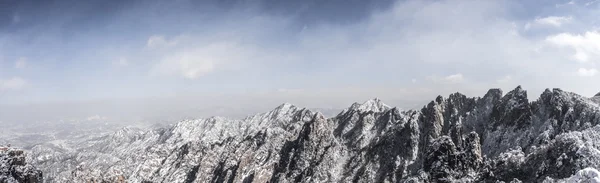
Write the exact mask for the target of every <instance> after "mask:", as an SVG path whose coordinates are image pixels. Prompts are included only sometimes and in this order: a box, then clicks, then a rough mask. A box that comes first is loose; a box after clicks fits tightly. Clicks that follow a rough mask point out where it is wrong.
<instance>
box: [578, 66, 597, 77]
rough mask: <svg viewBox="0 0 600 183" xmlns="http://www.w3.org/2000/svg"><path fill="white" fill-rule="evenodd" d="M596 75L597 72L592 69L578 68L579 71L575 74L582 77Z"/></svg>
mask: <svg viewBox="0 0 600 183" xmlns="http://www.w3.org/2000/svg"><path fill="white" fill-rule="evenodd" d="M596 73H598V70H596V69H594V68H592V69H586V68H579V70H578V71H577V74H579V76H584V77H591V76H595V75H596Z"/></svg>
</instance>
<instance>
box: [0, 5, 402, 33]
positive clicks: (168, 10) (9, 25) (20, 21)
mask: <svg viewBox="0 0 600 183" xmlns="http://www.w3.org/2000/svg"><path fill="white" fill-rule="evenodd" d="M392 4H393V1H392V0H306V1H289V0H205V1H137V0H130V1H112V0H109V1H105V0H90V1H78V0H48V1H37V0H2V1H0V31H3V32H14V31H21V30H23V29H25V28H29V27H33V26H47V25H48V24H51V25H54V26H56V27H57V28H59V29H61V30H63V31H66V33H70V32H71V31H79V30H84V31H85V30H86V29H93V28H95V27H99V26H105V25H106V24H107V23H110V22H111V21H113V20H114V19H119V18H123V17H120V16H119V15H122V14H124V13H127V11H136V10H137V11H139V10H144V9H145V10H147V11H143V12H142V11H140V12H141V13H139V17H135V18H134V19H145V18H152V16H158V17H157V18H160V17H161V16H163V18H164V17H174V18H177V17H178V16H186V15H190V14H192V15H203V16H207V17H210V18H212V19H218V18H219V17H220V16H222V15H224V14H230V13H238V12H239V10H242V11H254V13H264V14H266V15H269V16H284V17H290V18H292V20H294V21H295V23H296V25H298V26H310V25H312V24H319V23H330V24H349V23H353V22H356V21H360V20H362V19H364V18H365V17H368V16H369V14H370V13H371V12H372V11H376V10H383V9H386V8H388V7H390V6H391V5H392ZM169 21H172V20H169Z"/></svg>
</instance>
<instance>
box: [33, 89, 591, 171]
mask: <svg viewBox="0 0 600 183" xmlns="http://www.w3.org/2000/svg"><path fill="white" fill-rule="evenodd" d="M598 97H600V95H597V96H596V97H592V98H587V97H583V96H580V95H577V94H574V93H571V92H566V91H562V90H560V89H553V90H546V91H544V92H543V93H542V94H541V95H540V97H539V98H538V99H537V100H535V101H529V100H528V97H527V92H526V91H525V90H523V89H522V88H521V87H517V88H515V89H514V90H512V91H510V92H508V93H507V94H505V95H503V92H502V91H501V90H499V89H491V90H489V91H488V92H487V93H486V94H485V95H484V96H483V97H467V96H465V95H463V94H460V93H454V94H451V95H450V96H449V97H447V98H444V97H441V96H439V97H437V98H436V99H435V100H434V101H431V102H430V103H429V104H427V105H426V106H424V107H423V108H422V109H421V110H408V111H403V110H399V109H398V108H393V107H390V106H387V105H386V104H384V103H383V102H382V101H381V100H379V99H372V100H369V101H366V102H364V103H362V104H359V103H355V104H353V105H352V106H350V107H349V108H347V109H345V110H343V111H342V112H340V113H339V114H338V115H336V116H335V117H332V118H326V117H324V116H323V115H322V114H321V113H320V112H318V111H312V110H309V109H306V108H300V107H296V106H293V105H291V104H283V105H281V106H278V107H277V108H275V109H274V110H272V111H270V112H267V113H262V114H257V115H254V116H249V117H246V118H244V119H239V120H234V119H227V118H222V117H212V118H208V119H197V120H186V121H181V122H179V123H177V124H175V125H173V126H170V127H166V128H156V129H153V130H141V129H136V128H124V129H121V130H119V131H117V132H114V133H112V134H110V135H106V136H102V137H98V138H90V139H87V140H85V141H80V142H78V143H77V144H75V145H71V146H70V147H72V148H68V149H66V148H63V147H61V146H60V145H57V144H60V143H44V144H39V145H37V146H35V147H33V148H32V149H31V153H30V155H31V156H30V157H31V161H33V164H35V165H36V166H37V167H39V168H40V169H41V170H42V171H43V172H44V176H45V180H46V181H48V182H88V181H89V182H102V181H106V182H123V181H127V182H495V181H505V182H521V181H522V182H580V181H594V180H600V177H599V176H600V173H599V172H598V171H597V170H596V169H600V150H599V149H600V143H599V142H600V126H598V124H600V107H599V102H598V99H599V98H598Z"/></svg>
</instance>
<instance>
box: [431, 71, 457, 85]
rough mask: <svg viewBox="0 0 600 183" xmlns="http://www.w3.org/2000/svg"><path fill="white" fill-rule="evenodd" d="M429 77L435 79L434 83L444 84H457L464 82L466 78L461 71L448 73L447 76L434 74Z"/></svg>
mask: <svg viewBox="0 0 600 183" xmlns="http://www.w3.org/2000/svg"><path fill="white" fill-rule="evenodd" d="M427 79H428V80H430V81H433V82H434V83H442V84H457V83H462V82H463V81H464V80H465V78H464V76H463V74H461V73H457V74H452V75H448V76H445V77H438V76H436V75H433V76H428V77H427Z"/></svg>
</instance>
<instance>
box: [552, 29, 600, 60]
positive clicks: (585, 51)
mask: <svg viewBox="0 0 600 183" xmlns="http://www.w3.org/2000/svg"><path fill="white" fill-rule="evenodd" d="M546 40H547V41H548V42H550V43H551V44H554V45H556V46H559V47H567V48H571V49H573V50H574V51H575V53H574V54H573V55H572V58H573V59H575V60H577V61H579V62H588V61H590V60H593V61H598V59H600V32H597V31H588V32H585V34H583V35H580V34H571V33H560V34H557V35H552V36H548V37H547V38H546Z"/></svg>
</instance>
